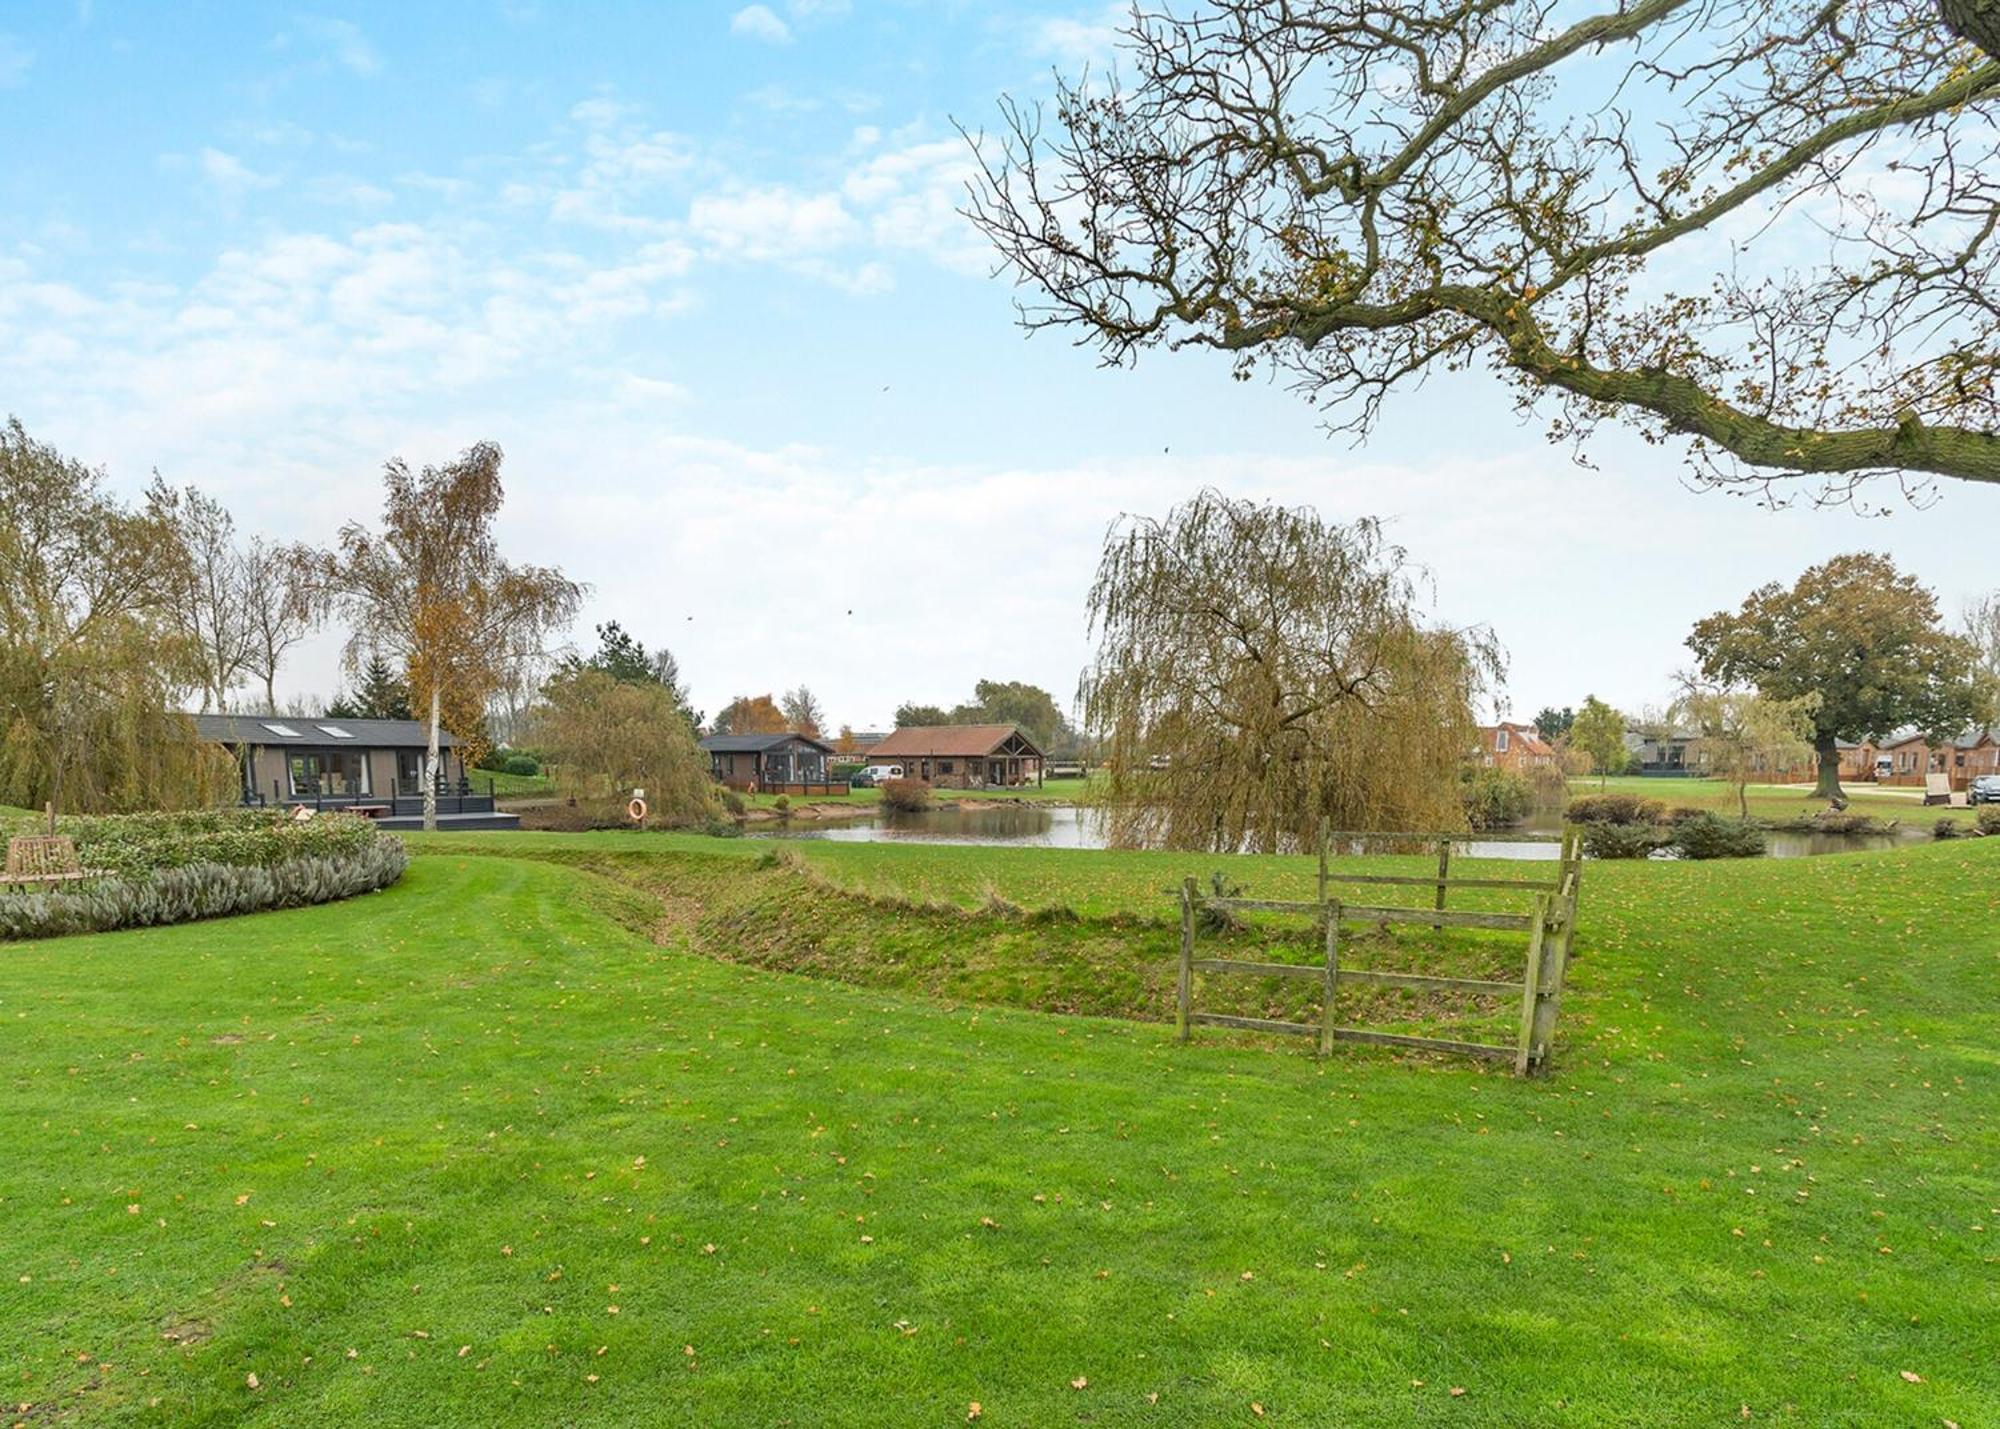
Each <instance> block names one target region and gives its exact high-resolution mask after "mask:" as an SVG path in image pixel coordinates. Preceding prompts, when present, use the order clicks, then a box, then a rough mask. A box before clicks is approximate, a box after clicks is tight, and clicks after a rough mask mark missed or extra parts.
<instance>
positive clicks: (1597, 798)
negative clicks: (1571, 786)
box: [1563, 794, 1667, 824]
mask: <svg viewBox="0 0 2000 1429" xmlns="http://www.w3.org/2000/svg"><path fill="white" fill-rule="evenodd" d="M1666 812H1667V806H1666V805H1665V804H1662V803H1661V802H1660V801H1659V800H1658V799H1648V798H1645V797H1643V796H1641V795H1638V794H1586V795H1584V796H1583V797H1582V798H1581V799H1571V800H1570V801H1569V807H1568V808H1567V809H1565V810H1564V811H1563V817H1564V818H1566V819H1568V820H1569V821H1570V822H1571V823H1573V824H1657V823H1659V822H1660V820H1661V819H1662V818H1664V817H1666Z"/></svg>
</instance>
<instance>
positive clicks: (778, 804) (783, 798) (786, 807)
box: [771, 794, 792, 814]
mask: <svg viewBox="0 0 2000 1429" xmlns="http://www.w3.org/2000/svg"><path fill="white" fill-rule="evenodd" d="M771 807H772V808H773V809H776V810H777V811H778V812H779V813H781V814H789V813H790V812H791V811H792V796H791V795H790V794H780V795H779V796H778V797H777V798H775V799H773V800H772V801H771Z"/></svg>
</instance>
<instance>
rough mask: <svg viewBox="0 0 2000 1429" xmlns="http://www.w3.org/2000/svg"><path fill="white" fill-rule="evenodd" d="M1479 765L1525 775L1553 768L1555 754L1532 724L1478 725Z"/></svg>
mask: <svg viewBox="0 0 2000 1429" xmlns="http://www.w3.org/2000/svg"><path fill="white" fill-rule="evenodd" d="M1479 762H1480V763H1481V764H1484V765H1486V766H1488V767H1489V768H1493V769H1511V770H1513V771H1514V772H1515V773H1516V774H1525V773H1527V772H1528V771H1529V770H1530V769H1553V768H1554V767H1555V764H1556V751H1555V747H1554V746H1553V745H1551V744H1550V743H1549V742H1548V741H1547V740H1546V739H1543V738H1542V732H1541V731H1540V730H1538V729H1536V728H1535V727H1534V726H1533V725H1531V724H1513V723H1510V722H1508V721H1506V720H1502V721H1501V722H1500V723H1499V724H1482V725H1481V726H1479Z"/></svg>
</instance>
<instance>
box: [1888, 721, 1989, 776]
mask: <svg viewBox="0 0 2000 1429" xmlns="http://www.w3.org/2000/svg"><path fill="white" fill-rule="evenodd" d="M1881 752H1882V757H1883V758H1885V759H1887V760H1888V761H1889V769H1888V772H1887V773H1886V774H1883V775H1882V776H1881V779H1880V782H1881V783H1884V784H1889V785H1894V786H1899V787H1908V788H1922V787H1923V786H1924V785H1925V783H1926V781H1927V779H1928V777H1929V776H1930V775H1933V774H1943V775H1947V776H1948V777H1949V778H1950V780H1951V787H1952V788H1953V789H1964V788H1966V787H1967V786H1969V785H1970V784H1971V783H1972V781H1973V780H1974V779H1977V778H1978V777H1979V776H1980V775H1982V774H2000V726H1995V727H1994V728H1991V729H1975V730H1968V731H1966V732H1965V733H1964V734H1961V735H1959V736H1958V737H1957V738H1956V739H1949V740H1940V741H1936V742H1933V741H1932V740H1930V739H1928V738H1926V737H1925V736H1923V735H1921V734H1917V733H1914V732H1910V731H1905V732H1903V733H1901V734H1897V735H1892V736H1891V737H1890V738H1888V739H1887V740H1884V741H1883V743H1882V751H1881Z"/></svg>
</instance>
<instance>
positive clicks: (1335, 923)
mask: <svg viewBox="0 0 2000 1429" xmlns="http://www.w3.org/2000/svg"><path fill="white" fill-rule="evenodd" d="M1320 916H1321V917H1322V918H1324V919H1326V996H1325V1000H1324V1001H1323V1002H1322V1003H1321V1005H1320V1017H1319V1054H1320V1056H1322V1057H1330V1056H1332V1055H1333V1003H1334V998H1335V996H1336V994H1337V992H1338V991H1339V988H1340V905H1339V904H1338V903H1324V902H1322V903H1321V904H1320Z"/></svg>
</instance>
